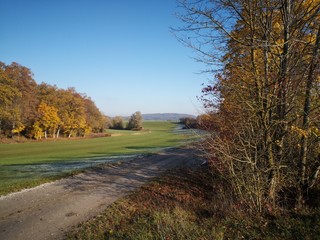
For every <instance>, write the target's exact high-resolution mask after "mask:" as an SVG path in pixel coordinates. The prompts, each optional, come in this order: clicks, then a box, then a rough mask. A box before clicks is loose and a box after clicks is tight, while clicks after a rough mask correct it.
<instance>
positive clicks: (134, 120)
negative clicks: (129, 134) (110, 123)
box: [127, 111, 143, 130]
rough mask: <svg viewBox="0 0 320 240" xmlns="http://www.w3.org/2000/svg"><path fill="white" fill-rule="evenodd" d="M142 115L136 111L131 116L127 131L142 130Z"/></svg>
mask: <svg viewBox="0 0 320 240" xmlns="http://www.w3.org/2000/svg"><path fill="white" fill-rule="evenodd" d="M142 121H143V119H142V115H141V112H139V111H137V112H135V113H134V114H132V115H131V116H130V118H129V122H128V125H127V129H134V130H141V129H142Z"/></svg>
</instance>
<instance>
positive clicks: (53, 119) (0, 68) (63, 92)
mask: <svg viewBox="0 0 320 240" xmlns="http://www.w3.org/2000/svg"><path fill="white" fill-rule="evenodd" d="M109 121H110V120H108V118H107V117H106V116H104V115H103V114H102V113H101V112H100V110H99V109H98V108H97V106H96V105H95V103H94V102H93V101H92V100H91V99H90V97H88V96H86V95H85V94H81V93H78V92H77V91H76V90H75V89H74V88H68V89H60V88H58V87H57V86H51V85H49V84H46V83H41V84H37V83H36V82H35V80H34V79H33V74H32V72H31V70H30V69H28V68H27V67H24V66H21V65H20V64H18V63H15V62H13V63H11V64H10V65H6V64H5V63H3V62H0V134H1V136H5V137H13V136H15V135H21V136H25V137H27V138H34V139H41V138H43V137H44V138H47V137H52V138H58V137H59V136H66V137H71V136H84V135H86V134H88V133H90V132H93V133H101V132H103V131H104V129H105V128H106V127H107V124H108V122H109Z"/></svg>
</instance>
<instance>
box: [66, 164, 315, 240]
mask: <svg viewBox="0 0 320 240" xmlns="http://www.w3.org/2000/svg"><path fill="white" fill-rule="evenodd" d="M227 187H228V186H226V183H225V181H224V180H223V179H219V178H218V177H216V176H214V175H212V174H211V173H210V172H209V171H208V170H207V169H197V170H190V169H184V170H181V169H180V170H174V171H169V172H167V173H166V174H165V175H164V176H162V177H161V178H159V179H158V180H156V181H153V182H152V183H150V184H148V185H145V186H143V187H141V188H140V189H139V190H137V191H136V192H134V193H133V194H131V195H129V196H127V197H125V198H123V199H120V200H118V201H117V202H115V203H114V204H112V205H111V206H109V207H108V208H107V209H106V210H105V212H103V213H102V214H100V215H98V216H97V217H95V218H93V219H91V220H89V221H87V222H85V223H83V224H81V225H80V226H78V227H77V228H75V229H74V230H73V231H72V232H70V233H69V234H68V236H67V238H68V239H273V240H274V239H319V236H320V211H319V209H313V210H309V211H306V212H304V213H301V214H296V213H293V212H286V213H283V214H282V215H279V216H266V215H256V214H252V213H250V212H248V211H247V210H246V209H245V208H244V206H242V205H241V203H238V202H236V200H235V198H234V197H233V196H232V194H231V193H230V192H228V191H225V189H228V188H227Z"/></svg>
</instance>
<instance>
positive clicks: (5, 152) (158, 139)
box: [0, 121, 187, 195]
mask: <svg viewBox="0 0 320 240" xmlns="http://www.w3.org/2000/svg"><path fill="white" fill-rule="evenodd" d="M176 126H177V125H176V124H174V123H170V122H157V121H154V122H152V121H150V122H145V123H144V130H143V131H126V130H120V131H119V130H108V133H111V134H112V136H111V137H102V138H91V139H76V140H72V139H70V140H58V141H43V142H28V143H21V144H1V145H0V195H3V194H6V193H9V192H12V191H17V190H20V189H22V188H25V187H32V186H36V185H38V184H40V183H43V182H47V181H50V180H52V179H56V178H61V177H62V176H65V175H66V174H67V175H68V174H72V172H75V171H79V169H81V168H84V167H88V166H90V161H91V160H92V162H94V160H95V159H97V158H104V157H106V159H107V157H108V156H115V155H119V156H121V155H133V154H141V153H149V152H154V151H158V150H159V149H161V148H165V147H174V146H178V145H181V144H183V142H184V140H186V138H187V137H186V136H184V135H182V134H176V133H173V129H174V128H175V127H176ZM82 161H83V162H85V163H86V164H87V165H83V166H82V167H81V162H82ZM75 162H76V164H77V167H75V168H70V169H68V166H69V165H70V166H71V165H72V164H71V163H73V165H72V166H74V163H75ZM88 162H89V164H88ZM79 166H80V167H79Z"/></svg>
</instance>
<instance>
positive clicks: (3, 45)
mask: <svg viewBox="0 0 320 240" xmlns="http://www.w3.org/2000/svg"><path fill="white" fill-rule="evenodd" d="M0 9H1V14H0V25H1V31H0V61H2V62H5V63H6V64H10V63H11V62H18V63H20V64H21V65H23V66H26V67H28V68H30V69H31V70H32V72H33V73H34V78H35V80H36V81H37V82H38V83H41V82H46V83H48V84H51V85H53V84H55V85H57V86H58V87H59V88H67V87H75V88H76V90H77V91H78V92H80V93H86V94H87V95H88V96H90V97H91V98H92V99H93V101H94V102H95V103H96V105H97V106H98V107H99V109H100V110H101V111H102V112H104V113H105V114H107V115H110V116H115V115H130V114H132V113H133V112H135V111H138V110H139V111H141V112H142V113H158V112H160V113H164V112H177V113H190V114H196V115H197V114H200V113H201V111H202V108H201V104H200V103H199V102H198V100H197V99H196V96H199V95H200V94H201V84H202V83H205V82H207V79H206V77H205V76H203V75H199V74H197V72H199V71H201V69H202V68H203V67H204V66H202V65H201V64H199V63H196V62H195V61H194V60H193V59H192V58H191V57H192V56H194V54H193V52H192V51H191V50H190V49H188V48H185V47H184V46H182V45H181V44H180V43H179V42H178V41H177V40H176V39H175V37H174V36H173V35H172V34H171V33H170V30H169V27H170V26H178V25H179V24H180V21H179V20H178V19H176V17H175V16H174V13H175V12H177V11H178V9H177V4H176V2H175V0H113V1H112V0H54V1H53V0H14V1H13V0H0Z"/></svg>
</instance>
